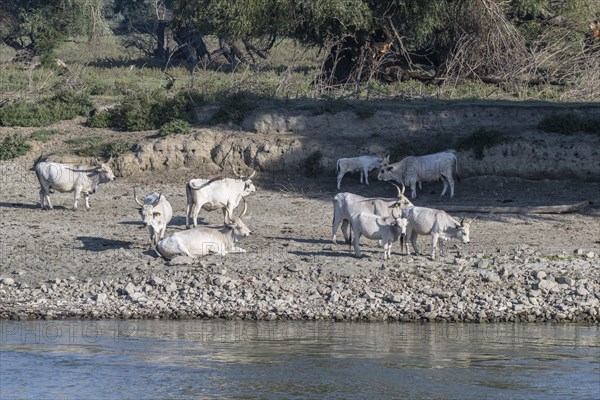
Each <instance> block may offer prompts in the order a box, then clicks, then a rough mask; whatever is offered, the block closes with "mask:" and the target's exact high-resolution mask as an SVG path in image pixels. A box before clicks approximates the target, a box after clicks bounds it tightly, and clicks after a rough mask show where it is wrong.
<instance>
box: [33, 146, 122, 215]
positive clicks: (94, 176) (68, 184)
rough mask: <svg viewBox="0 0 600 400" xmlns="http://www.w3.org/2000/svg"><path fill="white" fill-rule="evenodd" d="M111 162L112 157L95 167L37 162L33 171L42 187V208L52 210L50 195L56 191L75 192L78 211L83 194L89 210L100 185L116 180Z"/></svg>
mask: <svg viewBox="0 0 600 400" xmlns="http://www.w3.org/2000/svg"><path fill="white" fill-rule="evenodd" d="M111 161H112V157H111V158H110V159H109V160H108V161H107V162H105V163H103V162H99V161H98V162H97V165H95V166H89V165H83V164H60V163H55V162H45V161H39V160H38V161H36V163H35V164H34V167H33V169H34V171H35V175H36V176H37V178H38V181H39V182H40V186H41V189H40V206H41V207H42V209H44V208H46V209H49V210H51V209H52V203H50V193H53V192H54V190H56V191H59V192H61V193H70V192H74V202H73V210H76V209H77V202H78V201H79V199H80V196H81V194H83V197H84V198H85V208H86V209H87V210H89V209H90V201H89V197H90V194H92V193H96V189H97V187H98V185H99V184H100V183H106V182H110V181H114V180H115V175H114V174H113V172H112V169H111V168H110V163H111Z"/></svg>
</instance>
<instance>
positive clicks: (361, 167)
mask: <svg viewBox="0 0 600 400" xmlns="http://www.w3.org/2000/svg"><path fill="white" fill-rule="evenodd" d="M382 161H383V160H382V158H381V157H375V156H360V157H353V158H340V159H339V160H337V164H336V172H337V173H338V176H337V188H338V189H339V188H340V185H341V183H342V178H343V177H344V175H346V174H347V173H348V172H355V171H359V172H360V183H363V176H364V177H365V183H366V184H367V185H368V184H369V171H371V170H372V169H375V168H379V167H380V165H381V163H382Z"/></svg>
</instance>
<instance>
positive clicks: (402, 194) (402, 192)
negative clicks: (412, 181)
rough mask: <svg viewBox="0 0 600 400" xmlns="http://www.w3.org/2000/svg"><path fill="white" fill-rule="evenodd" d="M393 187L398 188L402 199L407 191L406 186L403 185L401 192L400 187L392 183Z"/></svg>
mask: <svg viewBox="0 0 600 400" xmlns="http://www.w3.org/2000/svg"><path fill="white" fill-rule="evenodd" d="M392 185H394V186H395V187H396V189H397V190H398V197H399V198H402V196H404V190H405V189H406V187H405V186H404V185H402V190H400V188H399V187H398V185H396V184H395V183H393V182H392Z"/></svg>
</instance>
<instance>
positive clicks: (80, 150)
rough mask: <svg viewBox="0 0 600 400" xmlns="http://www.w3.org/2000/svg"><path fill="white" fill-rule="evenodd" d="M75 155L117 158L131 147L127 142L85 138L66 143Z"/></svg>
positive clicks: (97, 137)
mask: <svg viewBox="0 0 600 400" xmlns="http://www.w3.org/2000/svg"><path fill="white" fill-rule="evenodd" d="M65 143H67V144H68V145H70V146H71V147H72V149H73V153H75V154H76V155H78V156H81V157H103V158H109V157H111V156H112V157H117V156H119V155H121V154H123V153H125V152H127V151H129V150H131V145H130V144H129V143H127V142H126V141H125V140H122V139H116V140H106V139H104V138H102V137H101V136H85V137H81V138H75V139H70V140H67V141H65Z"/></svg>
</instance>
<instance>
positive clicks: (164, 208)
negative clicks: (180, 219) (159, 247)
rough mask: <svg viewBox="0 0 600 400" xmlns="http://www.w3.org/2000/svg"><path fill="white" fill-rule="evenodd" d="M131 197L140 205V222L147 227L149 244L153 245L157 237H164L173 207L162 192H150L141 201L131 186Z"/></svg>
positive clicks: (156, 241) (171, 216)
mask: <svg viewBox="0 0 600 400" xmlns="http://www.w3.org/2000/svg"><path fill="white" fill-rule="evenodd" d="M133 198H134V199H135V202H136V203H137V204H138V205H139V206H140V207H141V208H140V215H141V216H142V223H143V224H144V225H145V226H147V227H148V233H149V234H150V245H151V246H152V247H154V246H156V244H157V243H158V240H159V239H162V238H164V237H165V231H166V229H167V224H168V223H169V222H171V218H173V208H172V207H171V204H169V201H168V200H167V198H166V197H165V196H164V195H163V194H162V193H156V192H152V193H150V194H149V195H148V196H146V198H145V199H144V201H143V202H142V201H141V200H140V199H138V197H137V195H136V192H135V188H133Z"/></svg>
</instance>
